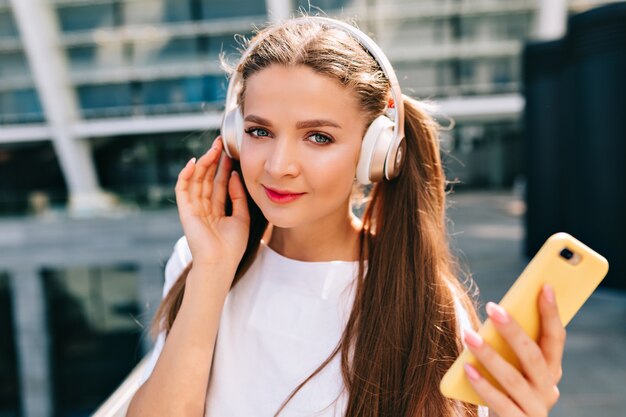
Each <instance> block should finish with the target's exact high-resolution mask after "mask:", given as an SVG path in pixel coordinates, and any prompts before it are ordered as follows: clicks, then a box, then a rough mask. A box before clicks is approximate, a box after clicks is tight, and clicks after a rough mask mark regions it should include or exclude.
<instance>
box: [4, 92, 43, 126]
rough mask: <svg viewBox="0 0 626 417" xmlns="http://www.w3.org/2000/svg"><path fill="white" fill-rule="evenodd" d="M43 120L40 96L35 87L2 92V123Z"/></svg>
mask: <svg viewBox="0 0 626 417" xmlns="http://www.w3.org/2000/svg"><path fill="white" fill-rule="evenodd" d="M41 121H43V111H42V109H41V103H40V102H39V96H38V95H37V92H36V91H35V90H34V89H32V88H29V89H24V90H11V91H6V92H0V124H3V123H7V124H14V123H34V122H41Z"/></svg>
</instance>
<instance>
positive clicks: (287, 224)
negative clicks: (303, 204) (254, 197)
mask: <svg viewBox="0 0 626 417" xmlns="http://www.w3.org/2000/svg"><path fill="white" fill-rule="evenodd" d="M260 208H261V212H263V216H265V218H266V219H267V221H268V222H269V223H270V224H271V225H273V226H274V227H279V228H281V229H291V228H294V227H297V226H299V225H301V224H302V223H303V221H302V219H301V218H299V217H296V216H293V215H291V213H284V212H283V213H276V211H274V210H272V209H269V210H268V209H265V208H263V207H260Z"/></svg>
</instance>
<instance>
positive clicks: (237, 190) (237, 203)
mask: <svg viewBox="0 0 626 417" xmlns="http://www.w3.org/2000/svg"><path fill="white" fill-rule="evenodd" d="M228 194H229V195H230V200H231V201H232V202H233V214H232V216H233V217H235V218H238V219H240V220H242V221H244V222H246V223H250V212H249V211H248V200H247V198H246V191H245V189H244V187H243V183H242V182H241V177H240V176H239V174H238V173H237V171H233V172H232V174H231V176H230V181H229V183H228Z"/></svg>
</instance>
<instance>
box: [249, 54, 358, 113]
mask: <svg viewBox="0 0 626 417" xmlns="http://www.w3.org/2000/svg"><path fill="white" fill-rule="evenodd" d="M359 108H360V106H359V103H358V100H357V96H356V93H354V92H353V91H352V90H350V89H349V88H348V87H346V86H343V85H342V84H341V83H340V82H339V81H337V80H335V79H333V78H331V77H329V76H326V75H322V74H318V73H316V72H315V71H313V70H312V69H311V68H309V67H307V66H303V65H299V66H283V65H276V64H275V65H271V66H269V67H267V68H265V69H262V70H261V71H259V72H257V73H255V74H253V75H251V76H250V77H249V78H248V79H247V80H246V90H245V95H244V102H243V109H244V114H249V113H254V114H267V113H273V112H280V113H285V115H286V114H290V115H293V114H297V115H298V116H299V117H306V118H310V117H311V115H312V114H310V113H313V115H315V116H320V115H323V114H326V115H332V116H333V117H335V118H342V119H346V118H353V119H354V118H357V119H362V118H363V117H364V115H362V114H361V113H362V112H361V111H360V110H359Z"/></svg>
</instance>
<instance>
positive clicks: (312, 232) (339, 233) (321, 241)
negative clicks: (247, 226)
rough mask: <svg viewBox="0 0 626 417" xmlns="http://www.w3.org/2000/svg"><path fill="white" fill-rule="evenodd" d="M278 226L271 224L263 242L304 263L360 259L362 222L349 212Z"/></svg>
mask: <svg viewBox="0 0 626 417" xmlns="http://www.w3.org/2000/svg"><path fill="white" fill-rule="evenodd" d="M322 223H323V224H320V222H316V223H315V224H311V225H303V226H299V227H296V228H289V229H281V228H279V227H275V226H274V227H272V228H271V230H270V231H269V233H270V234H271V235H270V236H269V238H268V237H266V239H265V241H266V242H269V243H268V245H269V247H270V248H272V249H273V250H274V251H276V252H278V253H280V254H281V255H283V256H285V257H287V258H291V259H296V260H300V261H306V262H323V261H356V260H358V259H359V232H360V230H361V221H360V220H359V219H358V218H357V217H356V216H354V215H352V213H350V212H348V213H347V214H346V216H345V217H343V218H341V219H328V220H324V221H322Z"/></svg>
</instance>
